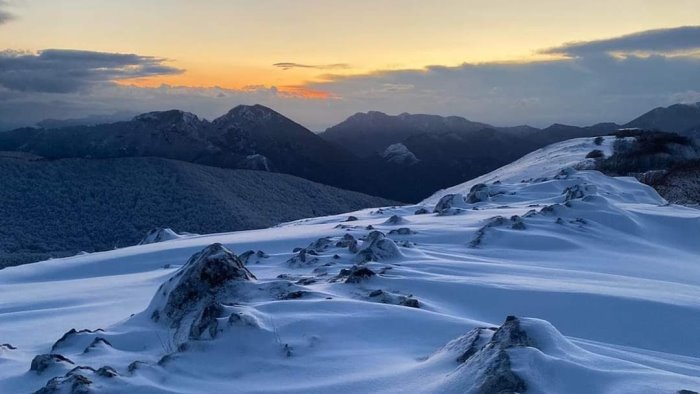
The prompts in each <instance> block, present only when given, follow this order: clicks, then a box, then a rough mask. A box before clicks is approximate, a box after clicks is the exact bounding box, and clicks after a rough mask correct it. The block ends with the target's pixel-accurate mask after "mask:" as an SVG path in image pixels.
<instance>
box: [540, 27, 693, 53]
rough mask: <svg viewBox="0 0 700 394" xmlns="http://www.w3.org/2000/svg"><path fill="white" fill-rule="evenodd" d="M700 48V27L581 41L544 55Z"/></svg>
mask: <svg viewBox="0 0 700 394" xmlns="http://www.w3.org/2000/svg"><path fill="white" fill-rule="evenodd" d="M698 49H700V26H683V27H675V28H671V29H658V30H647V31H642V32H638V33H634V34H627V35H624V36H620V37H614V38H609V39H605V40H595V41H582V42H572V43H568V44H564V45H561V46H558V47H554V48H548V49H545V50H542V51H541V53H545V54H561V55H568V56H590V55H596V54H605V53H611V52H622V53H634V52H645V53H667V54H668V53H677V52H687V51H694V50H698Z"/></svg>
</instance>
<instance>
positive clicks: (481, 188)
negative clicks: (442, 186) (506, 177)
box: [466, 183, 489, 204]
mask: <svg viewBox="0 0 700 394" xmlns="http://www.w3.org/2000/svg"><path fill="white" fill-rule="evenodd" d="M488 199H489V187H488V185H486V184H484V183H477V184H476V185H474V186H472V188H471V189H469V194H467V198H466V201H467V202H468V203H469V204H475V203H477V202H482V201H488Z"/></svg>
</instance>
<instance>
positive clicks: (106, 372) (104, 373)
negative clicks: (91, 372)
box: [95, 365, 119, 378]
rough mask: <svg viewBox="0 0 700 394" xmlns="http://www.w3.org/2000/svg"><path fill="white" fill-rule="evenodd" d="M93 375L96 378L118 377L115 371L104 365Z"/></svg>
mask: <svg viewBox="0 0 700 394" xmlns="http://www.w3.org/2000/svg"><path fill="white" fill-rule="evenodd" d="M95 374H96V375H97V376H101V377H103V378H113V377H115V376H119V374H118V373H117V370H116V369H114V368H112V367H110V366H109V365H105V366H104V367H100V368H99V369H98V370H97V371H95Z"/></svg>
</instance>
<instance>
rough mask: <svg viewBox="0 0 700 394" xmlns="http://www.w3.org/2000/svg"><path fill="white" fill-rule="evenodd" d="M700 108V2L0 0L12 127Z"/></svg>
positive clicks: (1, 91)
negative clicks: (161, 118) (167, 119)
mask: <svg viewBox="0 0 700 394" xmlns="http://www.w3.org/2000/svg"><path fill="white" fill-rule="evenodd" d="M695 101H700V0H663V1H655V0H616V1H598V0H588V1H586V2H580V1H568V0H556V1H555V0H531V1H519V0H511V1H505V0H495V1H489V2H484V1H472V0H461V1H453V0H442V1H440V2H426V1H413V0H372V1H369V0H367V1H366V0H353V1H339V0H325V1H321V0H295V1H291V0H288V1H282V0H229V1H224V0H208V1H197V2H195V1H190V0H187V1H186V0H138V1H137V0H120V1H107V0H70V1H69V0H0V127H3V125H4V126H5V128H7V127H10V126H12V127H14V126H18V125H27V124H34V123H36V122H37V121H39V120H42V119H45V118H58V119H63V118H76V117H83V116H87V115H105V114H112V113H117V112H128V113H140V112H147V111H152V110H165V109H171V108H179V109H183V110H187V111H191V112H194V113H196V114H198V115H200V116H202V117H205V118H209V119H211V118H214V117H216V116H219V115H221V114H223V113H225V112H226V111H227V110H228V109H230V108H231V107H233V106H235V105H237V104H253V103H260V104H264V105H268V106H270V107H272V108H274V109H276V110H278V111H280V112H282V113H283V114H285V115H287V116H290V117H291V118H293V119H294V120H296V121H298V122H300V123H302V124H303V125H305V126H307V127H309V128H311V129H312V130H315V131H320V130H323V129H325V128H326V127H328V126H330V125H332V124H335V123H337V122H339V121H342V120H343V119H345V118H346V117H348V116H350V115H352V114H353V113H355V112H359V111H368V110H379V111H384V112H387V113H392V114H395V113H401V112H410V113H435V114H440V115H460V116H464V117H467V118H469V119H472V120H477V121H483V122H489V123H492V124H495V125H504V126H506V125H518V124H531V125H534V126H546V125H548V124H551V123H555V122H558V123H568V124H576V125H586V124H591V123H596V122H600V121H616V122H625V121H628V120H631V119H632V118H634V117H635V116H637V115H639V114H641V113H643V112H645V111H647V110H649V109H651V108H653V107H657V106H665V105H670V104H673V103H677V102H695Z"/></svg>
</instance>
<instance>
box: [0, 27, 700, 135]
mask: <svg viewBox="0 0 700 394" xmlns="http://www.w3.org/2000/svg"><path fill="white" fill-rule="evenodd" d="M672 30H674V31H676V32H678V31H695V30H697V29H695V30H694V28H693V29H691V28H680V29H672ZM632 36H633V37H635V38H634V40H632V41H629V40H630V39H628V38H625V37H630V36H624V37H619V38H613V39H610V40H601V41H600V42H606V43H607V44H605V45H603V44H595V45H593V44H592V43H589V44H590V45H591V46H590V47H589V49H588V50H586V51H584V50H583V49H580V50H579V49H572V50H571V51H570V52H567V53H569V54H573V53H574V51H576V55H571V56H569V57H567V58H562V59H556V60H549V61H539V62H527V63H483V64H462V65H459V66H455V67H446V66H431V67H426V68H424V69H417V70H390V71H379V72H374V73H370V74H364V75H351V76H349V75H338V74H335V75H333V74H331V75H325V76H323V82H317V83H310V84H306V85H304V86H303V87H302V88H300V89H303V90H304V91H309V92H324V93H325V94H326V95H325V96H326V97H329V99H313V100H309V99H307V98H306V97H305V95H304V94H289V90H288V89H287V90H285V89H284V88H283V87H280V89H277V88H275V87H264V86H248V87H246V88H243V89H239V90H232V89H222V88H183V87H171V86H162V87H160V88H139V87H133V86H122V85H115V84H106V83H93V82H88V84H92V87H91V89H89V91H77V92H76V91H75V90H74V91H73V92H71V93H66V94H55V93H45V92H47V91H51V90H48V89H43V90H40V91H30V90H29V89H24V90H25V91H21V90H18V89H11V88H8V87H7V86H6V85H5V84H4V83H3V75H4V74H3V73H4V67H5V65H4V63H3V62H4V61H5V60H6V59H5V58H6V57H10V58H13V56H14V57H21V56H29V55H26V54H14V55H8V56H5V57H0V103H2V105H0V121H4V122H6V123H12V124H13V125H17V124H31V123H33V122H37V121H39V120H41V119H44V118H47V117H52V118H59V119H60V118H69V117H82V116H86V115H91V114H100V113H102V114H106V113H114V112H116V111H121V110H124V111H133V112H147V111H151V110H159V109H169V108H181V109H184V110H187V111H191V112H194V113H197V114H199V115H202V116H204V117H208V118H211V117H214V116H218V115H220V114H222V113H224V112H226V110H227V109H229V108H230V107H233V106H235V105H237V104H253V103H261V104H264V105H268V106H270V107H272V108H275V109H277V110H279V111H281V112H282V113H284V114H286V115H288V116H290V117H292V118H293V119H295V120H297V121H299V122H301V123H302V124H304V125H306V126H308V127H310V128H311V129H313V130H322V129H323V128H325V127H327V126H330V125H332V124H334V123H337V122H339V121H341V120H343V119H344V118H346V117H347V116H349V115H350V114H352V113H355V112H358V111H367V110H379V111H384V112H388V113H394V114H396V113H401V112H413V113H434V114H440V115H461V116H465V117H467V118H470V119H473V120H478V121H483V122H488V123H491V124H495V125H502V126H507V125H516V124H524V123H528V124H531V125H534V126H547V125H549V124H551V123H555V122H559V123H569V124H577V125H588V124H592V123H596V122H600V121H616V122H619V123H624V122H627V121H629V120H631V119H632V118H634V117H636V116H638V115H640V114H641V113H643V112H645V111H647V110H649V109H651V108H654V107H657V106H666V105H670V104H674V103H678V102H698V101H700V57H698V56H697V55H693V54H692V53H684V54H680V55H679V53H678V52H679V51H681V52H682V51H686V50H688V48H692V45H691V41H692V40H691V39H685V40H680V38H679V42H677V43H676V44H675V45H673V46H670V45H666V46H663V45H662V44H661V42H666V41H668V40H669V39H668V36H666V37H667V38H666V41H664V40H661V41H659V35H658V34H651V33H650V32H644V33H639V34H635V35H632ZM681 36H683V37H687V36H684V35H681ZM681 36H676V37H681ZM640 37H646V39H647V41H644V40H642V39H641V38H640ZM671 41H672V40H671ZM612 42H616V44H614V45H613V44H612ZM684 42H685V44H683V43H684ZM623 43H624V44H623ZM572 45H573V44H572ZM578 45H579V47H577V48H582V45H583V44H582V43H581V44H578ZM562 48H563V47H562ZM592 48H595V50H593V49H592ZM622 50H624V51H627V52H629V53H628V54H627V55H626V56H622V57H619V56H611V55H610V54H609V53H608V52H617V51H622ZM637 51H644V52H647V53H646V54H645V55H644V56H639V55H637V54H635V53H634V52H637ZM559 52H561V50H559ZM670 52H673V55H670V54H669V53H670ZM584 53H585V56H584V55H582V54H584ZM89 54H90V53H89V52H88V55H86V54H85V53H82V52H72V53H70V54H66V53H62V54H60V56H58V58H59V59H62V61H60V62H59V63H61V64H64V63H68V64H72V63H73V62H74V63H77V64H78V65H83V66H84V67H83V68H87V69H88V70H93V69H99V68H100V67H101V65H105V64H106V65H107V66H106V67H107V69H109V70H113V69H117V70H119V71H110V72H109V73H107V75H106V76H104V75H100V74H98V75H100V77H99V78H97V81H98V82H100V81H109V80H112V79H114V78H115V74H116V77H119V78H123V77H125V76H127V75H129V72H133V70H129V68H130V67H129V66H122V65H123V64H125V63H127V64H134V63H136V68H137V69H138V70H140V71H139V72H138V73H136V74H139V73H146V74H147V73H149V72H153V73H159V72H160V71H165V72H170V71H173V70H169V69H166V70H158V68H159V67H164V66H163V64H162V62H161V61H160V60H159V59H153V58H145V59H146V60H144V58H143V57H140V56H137V55H117V56H123V57H118V58H114V57H113V56H114V55H113V54H104V55H103V56H95V55H89ZM54 55H56V54H55V53H52V52H50V51H49V52H48V53H46V52H44V53H41V54H40V55H30V56H33V57H35V58H36V57H44V60H45V61H47V62H49V60H51V61H53V59H54ZM68 59H70V61H69V60H68ZM28 63H30V64H29V65H32V64H35V63H40V62H39V61H38V60H36V59H34V61H33V62H28ZM88 64H89V65H90V66H89V67H85V65H88ZM115 64H116V65H115ZM151 67H153V68H155V70H151ZM279 67H283V66H279ZM16 68H17V67H15V69H16ZM83 68H78V70H83ZM124 68H126V70H123V69H124ZM54 69H55V68H51V70H54ZM177 71H178V70H174V72H177ZM27 72H31V69H29V70H28V71H27ZM40 74H41V73H40ZM65 74H68V76H70V73H63V74H60V75H65ZM88 75H90V76H91V78H93V77H92V75H93V74H92V72H88ZM132 75H133V74H132ZM64 78H68V77H64ZM56 79H60V78H56V77H55V76H54V78H53V79H51V81H56ZM68 79H70V78H68ZM78 80H80V81H85V80H86V78H79V79H78ZM87 80H88V81H93V79H90V78H87ZM3 86H6V87H5V88H3ZM82 86H85V85H82ZM56 90H60V89H54V90H53V91H56ZM285 92H287V93H285ZM292 93H294V92H292ZM0 126H1V125H0Z"/></svg>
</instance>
